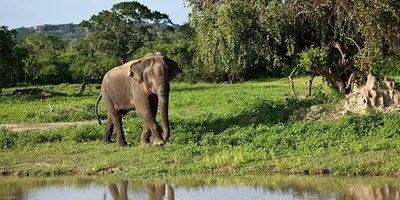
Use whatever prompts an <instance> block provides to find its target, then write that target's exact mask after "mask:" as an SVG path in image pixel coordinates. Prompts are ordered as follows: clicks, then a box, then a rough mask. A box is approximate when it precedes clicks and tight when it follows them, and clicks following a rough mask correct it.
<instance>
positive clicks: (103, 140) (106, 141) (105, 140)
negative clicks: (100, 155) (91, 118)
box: [101, 138, 112, 144]
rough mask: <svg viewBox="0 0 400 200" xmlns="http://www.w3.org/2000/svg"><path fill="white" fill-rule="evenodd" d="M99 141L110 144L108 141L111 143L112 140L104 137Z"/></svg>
mask: <svg viewBox="0 0 400 200" xmlns="http://www.w3.org/2000/svg"><path fill="white" fill-rule="evenodd" d="M101 141H102V142H103V143H104V144H110V143H112V140H111V139H104V138H102V139H101Z"/></svg>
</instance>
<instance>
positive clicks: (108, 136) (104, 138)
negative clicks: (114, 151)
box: [101, 117, 114, 143]
mask: <svg viewBox="0 0 400 200" xmlns="http://www.w3.org/2000/svg"><path fill="white" fill-rule="evenodd" d="M113 130H114V124H113V123H112V120H111V118H110V117H108V118H107V124H106V128H105V129H104V133H103V135H102V137H101V141H102V142H104V143H111V142H112V141H111V135H112V132H113Z"/></svg>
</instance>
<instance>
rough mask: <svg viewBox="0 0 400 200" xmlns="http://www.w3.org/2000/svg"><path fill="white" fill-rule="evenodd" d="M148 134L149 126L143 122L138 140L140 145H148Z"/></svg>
mask: <svg viewBox="0 0 400 200" xmlns="http://www.w3.org/2000/svg"><path fill="white" fill-rule="evenodd" d="M150 134H151V130H150V128H149V127H147V126H146V124H145V123H143V130H142V138H141V140H140V143H141V145H142V146H144V147H146V146H149V144H150Z"/></svg>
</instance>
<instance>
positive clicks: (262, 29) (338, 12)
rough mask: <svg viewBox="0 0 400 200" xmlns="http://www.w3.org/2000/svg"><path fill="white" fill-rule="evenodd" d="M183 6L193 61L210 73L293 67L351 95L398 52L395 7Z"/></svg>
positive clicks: (344, 3) (303, 1)
mask: <svg viewBox="0 0 400 200" xmlns="http://www.w3.org/2000/svg"><path fill="white" fill-rule="evenodd" d="M187 1H188V2H189V4H190V6H191V7H192V9H193V11H192V17H191V24H193V25H194V28H195V30H196V40H197V44H198V56H199V58H200V60H201V61H202V62H204V63H205V64H206V66H211V67H210V71H212V72H214V71H217V72H220V73H221V72H226V73H228V75H229V74H231V75H240V74H243V73H248V72H250V71H252V70H253V69H261V68H262V66H265V65H266V66H267V67H266V68H264V70H274V69H275V68H280V69H281V70H282V71H287V70H286V69H283V68H286V67H287V66H293V68H294V69H297V68H300V69H301V71H308V72H310V73H312V74H313V75H314V74H321V75H322V76H323V77H324V79H325V80H326V81H327V82H328V83H330V85H331V86H332V87H334V88H337V89H338V90H339V91H341V92H342V93H348V92H349V91H350V90H351V85H352V84H351V83H352V82H353V81H355V80H356V81H358V82H365V81H366V77H367V75H368V73H370V72H371V71H374V68H376V67H377V66H378V65H379V63H380V61H382V60H385V59H386V57H388V56H392V57H393V55H397V53H396V52H398V51H399V46H400V45H399V44H400V35H399V34H398V33H399V31H400V30H399V29H400V26H398V24H400V16H399V12H398V11H399V10H400V2H398V1H391V0H375V1H372V0H366V1H358V0H313V1H309V0H287V1H280V0H269V1H263V0H249V1H238V0H233V1H221V0H187ZM380 66H382V65H380ZM378 73H379V72H378ZM230 79H231V78H230Z"/></svg>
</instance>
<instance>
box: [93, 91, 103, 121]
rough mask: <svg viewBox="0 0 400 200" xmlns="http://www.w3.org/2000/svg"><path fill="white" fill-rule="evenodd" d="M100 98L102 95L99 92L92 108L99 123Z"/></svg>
mask: <svg viewBox="0 0 400 200" xmlns="http://www.w3.org/2000/svg"><path fill="white" fill-rule="evenodd" d="M101 98H102V95H101V93H100V94H99V97H97V101H96V106H95V108H94V110H95V112H96V117H97V120H99V124H100V125H101V120H100V118H99V102H100V100H101Z"/></svg>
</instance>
